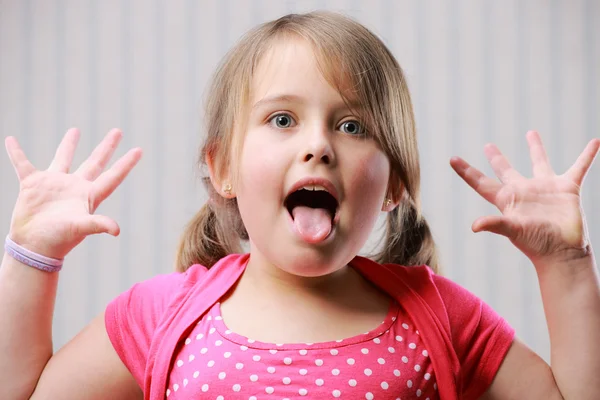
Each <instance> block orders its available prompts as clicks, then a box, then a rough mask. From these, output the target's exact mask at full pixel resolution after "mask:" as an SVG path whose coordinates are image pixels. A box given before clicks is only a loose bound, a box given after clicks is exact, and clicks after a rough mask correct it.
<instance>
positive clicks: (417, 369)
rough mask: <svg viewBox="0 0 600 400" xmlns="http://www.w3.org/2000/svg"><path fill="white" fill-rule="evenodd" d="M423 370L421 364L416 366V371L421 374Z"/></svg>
mask: <svg viewBox="0 0 600 400" xmlns="http://www.w3.org/2000/svg"><path fill="white" fill-rule="evenodd" d="M420 370H421V366H420V365H419V364H417V365H415V371H417V372H419V371H420Z"/></svg>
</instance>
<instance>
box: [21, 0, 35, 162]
mask: <svg viewBox="0 0 600 400" xmlns="http://www.w3.org/2000/svg"><path fill="white" fill-rule="evenodd" d="M20 5H21V10H20V11H21V18H22V20H21V33H20V35H19V36H20V37H21V38H22V40H23V45H22V46H23V49H24V50H23V51H22V53H21V54H22V57H23V60H22V61H21V68H22V69H21V80H22V82H23V89H22V90H23V97H22V98H23V103H22V104H21V130H20V132H19V144H20V145H21V147H22V148H23V151H24V152H25V154H28V152H27V149H29V148H30V147H29V146H30V145H29V143H30V141H31V133H32V132H31V118H32V115H31V110H32V108H33V107H32V102H31V99H32V97H33V93H32V91H33V87H32V86H31V81H32V79H31V77H32V71H33V66H32V52H33V48H32V35H31V32H32V31H33V26H32V21H31V19H32V15H31V14H32V8H31V0H23V1H22V2H20ZM29 154H31V152H30V153H29Z"/></svg>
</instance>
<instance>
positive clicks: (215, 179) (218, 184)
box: [205, 152, 235, 199]
mask: <svg viewBox="0 0 600 400" xmlns="http://www.w3.org/2000/svg"><path fill="white" fill-rule="evenodd" d="M205 160H206V165H207V166H208V174H209V176H210V183H212V185H213V187H214V188H215V191H216V192H217V193H219V194H220V195H221V196H222V197H224V198H226V199H233V198H235V191H234V188H233V184H232V182H231V180H230V179H229V178H227V177H226V175H227V174H223V173H222V168H218V165H219V163H218V160H215V157H213V155H212V154H211V153H210V152H207V153H206V155H205ZM223 175H225V178H224V177H223Z"/></svg>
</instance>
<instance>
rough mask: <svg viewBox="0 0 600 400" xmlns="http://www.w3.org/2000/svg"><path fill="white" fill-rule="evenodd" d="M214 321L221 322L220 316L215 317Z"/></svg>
mask: <svg viewBox="0 0 600 400" xmlns="http://www.w3.org/2000/svg"><path fill="white" fill-rule="evenodd" d="M215 320H217V321H221V320H223V317H221V316H220V315H217V316H216V317H215Z"/></svg>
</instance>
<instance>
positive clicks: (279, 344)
mask: <svg viewBox="0 0 600 400" xmlns="http://www.w3.org/2000/svg"><path fill="white" fill-rule="evenodd" d="M275 346H279V347H281V346H283V343H276V344H275Z"/></svg>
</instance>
